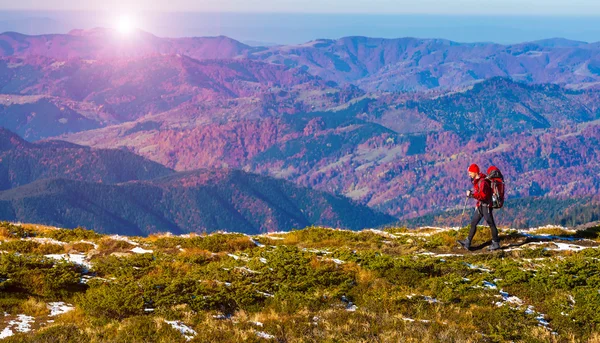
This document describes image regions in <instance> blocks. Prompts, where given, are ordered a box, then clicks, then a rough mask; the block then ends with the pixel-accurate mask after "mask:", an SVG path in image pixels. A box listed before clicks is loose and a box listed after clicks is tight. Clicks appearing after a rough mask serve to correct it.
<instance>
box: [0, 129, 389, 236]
mask: <svg viewBox="0 0 600 343" xmlns="http://www.w3.org/2000/svg"><path fill="white" fill-rule="evenodd" d="M0 148H1V149H2V151H1V152H0V186H1V187H2V188H1V189H2V190H3V191H0V218H1V219H2V220H10V221H22V222H33V223H45V224H50V225H57V226H62V227H77V226H85V227H87V228H90V229H91V228H93V229H95V230H99V231H102V232H107V233H120V234H129V235H147V234H150V233H156V232H166V231H169V232H173V233H186V232H212V231H216V230H228V231H237V232H246V233H254V234H256V233H260V232H267V231H277V230H291V229H293V228H304V227H306V226H310V225H327V226H334V227H343V228H349V229H360V228H363V227H376V226H379V225H382V224H386V223H391V222H393V221H394V218H393V217H391V216H387V215H384V214H380V213H376V212H374V211H373V210H371V209H369V208H367V207H364V206H360V205H357V204H354V203H352V201H350V200H349V199H346V198H344V197H339V196H334V195H329V194H326V193H323V192H319V191H314V190H309V189H305V188H302V187H298V186H296V185H293V184H292V183H290V182H287V181H283V180H276V179H272V178H269V177H264V176H259V175H252V174H248V173H245V172H243V171H239V170H198V171H193V172H183V173H174V172H173V171H172V170H169V169H167V168H165V167H163V166H161V165H159V164H157V163H154V162H151V161H148V160H145V159H143V158H142V157H139V156H137V155H135V154H132V153H130V152H127V151H119V150H97V149H90V148H88V147H81V146H76V145H73V144H71V143H66V142H61V141H48V142H44V143H36V144H32V143H28V142H26V141H24V140H22V139H20V138H19V137H18V136H16V135H14V134H13V133H11V132H9V131H7V130H0Z"/></svg>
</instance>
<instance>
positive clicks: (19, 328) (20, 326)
mask: <svg viewBox="0 0 600 343" xmlns="http://www.w3.org/2000/svg"><path fill="white" fill-rule="evenodd" d="M34 322H35V319H34V318H33V317H31V316H27V315H24V314H19V315H17V319H15V320H11V321H10V322H8V326H7V327H5V328H4V330H2V332H0V339H3V338H6V337H10V336H12V335H14V332H13V330H14V331H16V332H29V331H31V324H32V323H34Z"/></svg>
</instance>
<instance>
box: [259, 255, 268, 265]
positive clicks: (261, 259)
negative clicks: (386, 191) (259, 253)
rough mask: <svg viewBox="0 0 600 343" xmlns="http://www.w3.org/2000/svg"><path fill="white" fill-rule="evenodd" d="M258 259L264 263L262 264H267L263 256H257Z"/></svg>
mask: <svg viewBox="0 0 600 343" xmlns="http://www.w3.org/2000/svg"><path fill="white" fill-rule="evenodd" d="M258 260H259V261H260V262H262V263H264V264H267V262H268V261H267V259H266V258H264V257H261V258H259V259H258Z"/></svg>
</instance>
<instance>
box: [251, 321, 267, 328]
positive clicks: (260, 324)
mask: <svg viewBox="0 0 600 343" xmlns="http://www.w3.org/2000/svg"><path fill="white" fill-rule="evenodd" d="M250 324H254V325H256V326H260V327H262V326H264V324H263V323H261V322H250Z"/></svg>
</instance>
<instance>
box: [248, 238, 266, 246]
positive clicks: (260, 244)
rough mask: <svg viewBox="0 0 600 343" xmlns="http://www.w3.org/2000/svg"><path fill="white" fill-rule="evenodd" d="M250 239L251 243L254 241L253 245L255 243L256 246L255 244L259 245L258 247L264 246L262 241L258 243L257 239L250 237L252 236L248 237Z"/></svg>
mask: <svg viewBox="0 0 600 343" xmlns="http://www.w3.org/2000/svg"><path fill="white" fill-rule="evenodd" d="M250 241H251V242H252V243H254V245H256V246H257V247H259V248H264V246H265V245H264V244H262V243H260V242H258V241H255V240H254V239H252V238H250Z"/></svg>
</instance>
